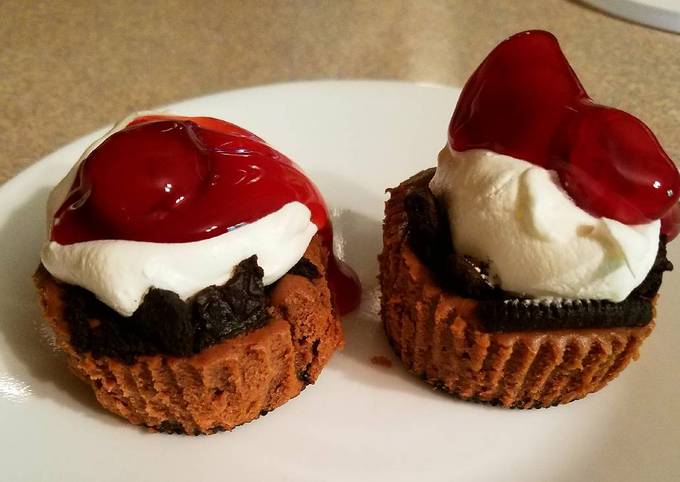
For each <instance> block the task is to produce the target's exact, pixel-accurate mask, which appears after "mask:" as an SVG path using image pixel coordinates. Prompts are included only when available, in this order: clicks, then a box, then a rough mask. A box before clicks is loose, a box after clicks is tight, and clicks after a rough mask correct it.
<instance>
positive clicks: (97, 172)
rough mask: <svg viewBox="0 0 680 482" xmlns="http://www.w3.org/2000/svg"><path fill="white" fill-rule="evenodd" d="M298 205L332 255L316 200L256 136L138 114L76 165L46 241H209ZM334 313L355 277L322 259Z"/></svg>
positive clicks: (351, 291) (345, 308)
mask: <svg viewBox="0 0 680 482" xmlns="http://www.w3.org/2000/svg"><path fill="white" fill-rule="evenodd" d="M292 201H299V202H301V203H303V204H305V205H306V206H307V207H308V208H309V209H310V211H311V213H312V222H313V223H314V224H316V226H317V227H318V230H319V233H320V234H321V236H322V239H323V241H324V244H325V245H326V247H327V248H329V249H330V250H331V251H332V245H333V231H332V227H331V223H330V220H329V218H328V212H327V209H326V205H325V203H324V200H323V198H322V197H321V194H320V193H319V191H318V189H317V188H316V186H314V184H313V183H312V182H311V181H310V180H309V179H308V178H307V177H306V176H305V175H304V174H303V173H302V171H301V170H300V169H299V168H298V167H297V166H296V165H295V164H294V163H293V162H292V161H291V160H290V159H288V158H287V157H285V156H284V155H283V154H281V153H279V152H277V151H276V150H274V149H272V148H271V147H270V146H269V145H267V144H266V143H265V142H264V141H263V140H262V139H260V138H259V137H257V136H256V135H254V134H252V133H251V132H248V131H246V130H245V129H242V128H240V127H238V126H236V125H234V124H230V123H228V122H224V121H221V120H218V119H213V118H208V117H193V118H189V117H169V116H144V117H139V118H137V119H135V120H134V121H132V122H131V123H130V124H128V125H127V126H126V127H125V128H124V129H122V130H120V131H118V132H116V133H114V134H112V135H111V136H109V137H108V138H107V139H106V140H105V141H104V142H102V143H101V145H99V147H97V148H96V149H95V150H94V151H92V153H90V155H89V156H88V157H87V158H86V159H85V160H84V161H83V163H82V164H81V165H80V167H79V169H78V172H77V176H76V180H75V181H74V184H73V186H72V188H71V191H70V193H69V195H68V197H67V199H66V201H65V202H64V204H63V205H62V206H61V207H60V209H59V210H58V211H57V213H56V215H55V222H54V225H53V227H52V232H51V239H52V240H54V241H56V242H58V243H60V244H72V243H77V242H83V241H91V240H97V239H125V240H131V241H149V242H156V243H184V242H190V241H199V240H202V239H207V238H211V237H214V236H218V235H220V234H223V233H225V232H227V231H230V230H233V229H237V228H238V227H239V226H241V225H243V224H247V223H251V222H253V221H256V220H258V219H260V218H262V217H263V216H266V215H268V214H271V213H273V212H275V211H277V210H278V209H280V208H281V207H283V206H284V205H285V204H287V203H289V202H292ZM328 274H329V284H330V285H331V289H332V290H333V291H334V296H335V298H336V301H337V303H338V308H339V311H340V312H341V313H342V314H344V313H348V312H350V311H352V310H353V309H354V308H356V307H357V306H358V304H359V301H360V297H361V287H360V285H359V281H358V278H357V276H356V275H355V274H354V273H353V271H352V270H351V269H350V268H349V267H348V266H346V265H345V264H344V263H342V262H341V261H339V260H337V259H335V256H332V257H331V259H330V262H329V273H328Z"/></svg>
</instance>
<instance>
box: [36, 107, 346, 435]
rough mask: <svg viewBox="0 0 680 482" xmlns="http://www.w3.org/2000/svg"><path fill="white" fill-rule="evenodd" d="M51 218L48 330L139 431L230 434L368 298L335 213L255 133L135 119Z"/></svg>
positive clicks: (96, 152) (60, 195)
mask: <svg viewBox="0 0 680 482" xmlns="http://www.w3.org/2000/svg"><path fill="white" fill-rule="evenodd" d="M47 219H48V226H47V241H46V242H45V244H44V246H43V249H42V252H41V264H40V266H39V267H38V270H37V272H36V274H35V276H34V280H35V283H36V286H37V288H38V292H39V295H40V301H41V303H42V307H43V310H44V317H45V320H46V321H47V322H48V323H49V325H50V326H51V327H52V328H53V329H54V332H55V334H56V340H57V343H58V346H59V347H60V348H61V349H62V350H63V351H64V352H65V354H66V360H67V363H68V366H69V368H70V369H71V370H72V371H73V372H74V373H75V374H76V375H77V376H79V377H80V378H81V379H82V380H84V381H85V382H86V383H87V384H88V385H90V387H91V388H92V390H93V391H94V394H95V396H96V397H97V400H98V401H99V403H100V404H101V405H102V406H103V407H104V408H106V409H107V410H109V411H111V412H113V413H115V414H117V415H120V416H122V417H124V418H125V419H127V420H128V421H129V422H131V423H133V424H136V425H141V426H145V427H149V428H151V429H153V430H156V431H161V432H173V433H186V434H207V433H214V432H216V431H222V430H231V429H232V428H234V427H236V426H237V425H240V424H243V423H245V422H248V421H251V420H253V419H255V418H257V417H259V416H260V415H262V414H266V413H267V412H269V411H271V410H273V409H274V408H276V407H278V406H280V405H281V404H283V403H285V402H286V401H288V400H290V399H291V398H293V397H295V396H296V395H298V394H299V393H300V391H301V390H303V389H304V388H305V387H306V386H307V385H308V384H310V383H314V381H315V380H316V379H317V377H318V376H319V374H320V373H321V371H322V369H323V367H324V366H325V365H326V363H327V362H328V360H329V359H330V358H331V355H332V354H333V352H334V351H335V350H336V349H339V348H341V347H342V344H343V335H342V328H341V325H340V319H339V316H338V315H339V314H340V312H341V311H342V310H345V311H349V310H351V309H352V308H353V307H354V305H355V304H356V293H357V292H358V285H356V283H355V279H354V278H352V277H351V276H348V274H347V273H350V271H349V270H348V269H345V267H341V266H340V262H339V261H337V260H336V259H335V258H334V256H333V251H332V229H331V225H330V221H329V219H328V215H327V211H326V207H325V204H324V201H323V199H322V197H321V195H320V193H319V191H318V190H317V188H316V187H315V186H314V184H313V183H312V182H311V181H310V180H309V179H308V178H307V177H306V176H305V175H304V173H303V172H302V171H301V170H300V169H299V168H298V167H297V166H296V165H295V164H294V163H293V162H291V161H290V160H289V159H287V158H286V157H285V156H284V155H283V154H281V153H279V152H277V151H276V150H274V149H273V148H272V147H270V146H269V145H267V144H266V143H265V142H264V141H262V140H261V139H260V138H258V137H257V136H255V135H254V134H252V133H250V132H248V131H246V130H245V129H242V128H240V127H237V126H235V125H233V124H230V123H228V122H224V121H221V120H218V119H213V118H205V117H194V118H189V117H180V116H168V115H141V116H131V117H129V118H127V119H125V120H123V121H122V122H120V123H119V124H117V125H116V126H115V127H114V129H113V130H112V131H111V132H109V133H108V134H107V135H106V136H104V137H103V138H102V139H100V140H98V141H97V142H95V143H94V144H93V145H92V146H91V147H90V148H88V149H87V151H86V152H85V153H84V154H83V156H82V157H81V158H80V160H79V161H78V162H77V163H76V165H75V166H74V167H73V169H72V170H71V172H70V173H69V174H68V175H67V176H66V177H65V178H64V179H63V180H62V181H61V182H60V183H59V184H58V185H57V186H56V187H55V188H54V190H53V192H52V194H51V195H50V198H49V202H48V217H47ZM339 286H341V287H344V290H345V292H343V293H337V289H336V287H339ZM348 289H349V291H350V293H349V295H350V296H349V297H348V293H347V292H346V291H347V290H348ZM352 293H354V295H355V296H353V297H352V296H351V295H352ZM338 294H340V295H342V296H336V295H338ZM336 300H341V301H343V300H344V304H343V305H342V306H338V303H337V302H336Z"/></svg>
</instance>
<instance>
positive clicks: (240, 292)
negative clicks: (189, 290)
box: [193, 256, 267, 352]
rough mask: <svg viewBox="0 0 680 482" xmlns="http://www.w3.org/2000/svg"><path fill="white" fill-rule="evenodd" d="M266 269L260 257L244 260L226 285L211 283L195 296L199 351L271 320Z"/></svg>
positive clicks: (197, 350)
mask: <svg viewBox="0 0 680 482" xmlns="http://www.w3.org/2000/svg"><path fill="white" fill-rule="evenodd" d="M263 276H264V271H263V270H262V268H260V266H258V264H257V257H256V256H251V257H250V258H248V259H246V260H244V261H242V262H241V263H240V264H239V265H238V266H237V267H236V268H235V270H234V275H233V276H232V278H231V279H230V280H229V281H227V283H226V284H225V285H223V286H209V287H208V288H205V289H204V290H202V291H200V292H199V293H197V294H196V296H194V303H193V305H194V306H193V308H194V319H195V320H197V321H198V322H199V323H198V330H197V334H196V346H195V351H196V352H199V351H201V350H202V349H203V348H205V347H208V346H210V345H214V344H215V343H217V342H218V341H220V340H223V339H225V338H230V337H233V336H236V335H238V334H239V333H243V332H244V331H246V330H249V329H253V328H259V327H260V326H262V325H263V324H264V322H265V321H266V319H267V314H266V311H265V308H266V302H267V300H266V297H265V293H264V284H263V283H262V278H263Z"/></svg>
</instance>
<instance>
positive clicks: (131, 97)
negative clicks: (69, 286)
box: [0, 0, 680, 182]
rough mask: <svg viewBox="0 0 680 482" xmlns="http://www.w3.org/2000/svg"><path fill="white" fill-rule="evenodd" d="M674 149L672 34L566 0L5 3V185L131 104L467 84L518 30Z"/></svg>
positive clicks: (1, 176) (675, 152)
mask: <svg viewBox="0 0 680 482" xmlns="http://www.w3.org/2000/svg"><path fill="white" fill-rule="evenodd" d="M530 28H543V29H547V30H550V31H552V32H554V33H555V34H556V35H557V36H558V37H559V39H560V42H561V44H562V47H563V49H564V50H565V52H566V54H567V57H569V59H570V60H571V62H572V65H573V66H574V68H575V70H576V71H577V72H578V74H579V75H580V77H581V80H582V81H583V83H584V85H585V86H586V87H587V89H588V91H589V92H590V94H591V95H592V96H593V97H594V98H595V99H597V100H598V101H600V102H603V103H608V104H611V105H614V106H617V107H619V108H622V109H624V110H628V111H630V112H632V113H634V114H636V115H638V116H639V117H640V118H642V119H643V120H644V121H645V122H647V123H648V124H649V126H650V127H651V128H652V129H653V130H654V131H655V132H656V134H657V136H658V137H659V139H660V140H661V142H662V144H663V145H664V146H665V148H666V150H667V151H668V153H669V154H670V155H671V157H673V158H674V159H675V160H676V161H678V160H680V128H679V126H680V36H678V35H674V34H671V33H667V32H662V31H658V30H654V29H651V28H647V27H643V26H639V25H635V24H632V23H628V22H626V21H623V20H618V19H616V18H612V17H609V16H607V15H604V14H602V13H600V12H597V11H595V10H591V9H589V8H587V7H585V6H583V5H581V4H579V3H577V2H571V1H567V0H495V1H492V0H420V1H418V0H412V1H406V0H382V1H377V0H357V1H350V0H327V1H321V0H319V1H313V0H289V1H283V0H279V1H263V0H257V1H254V0H251V1H186V0H163V1H160V0H159V1H148V0H147V1H144V2H139V1H135V0H111V1H106V2H104V1H101V2H99V1H84V0H83V1H66V0H55V1H51V2H37V1H22V0H2V1H0V109H1V110H2V115H0V146H2V147H1V148H0V182H3V181H5V180H6V179H8V178H9V177H11V176H12V175H14V174H15V173H16V172H18V170H20V169H21V168H23V167H25V166H27V165H28V164H31V163H32V162H36V161H37V160H39V159H40V158H41V157H42V156H44V155H46V154H48V153H49V152H51V151H53V150H55V149H56V148H58V147H60V146H61V145H63V144H66V143H68V142H70V141H72V140H74V139H76V138H78V137H80V136H82V135H84V134H87V133H89V132H91V131H93V130H95V129H97V128H100V127H103V126H104V125H107V124H111V123H112V122H114V121H115V120H117V119H119V118H121V117H122V116H123V115H125V114H126V113H128V112H130V111H134V110H142V109H147V108H151V107H153V106H156V105H160V104H166V103H169V102H173V101H177V100H180V99H184V98H189V97H194V96H198V95H202V94H207V93H211V92H217V91H221V90H228V89H234V88H239V87H244V86H250V85H256V84H266V83H273V82H284V81H290V80H297V79H327V78H341V79H354V78H371V79H404V80H411V81H424V82H435V83H441V84H448V85H458V86H460V85H462V83H463V82H464V81H465V79H466V78H467V76H468V75H469V74H470V73H471V71H472V70H473V69H474V68H475V67H476V65H477V64H478V63H479V61H480V60H482V58H483V57H484V56H485V55H486V53H487V52H488V51H489V50H490V49H491V48H492V47H493V46H494V45H495V44H496V43H497V42H498V41H500V40H501V39H503V38H504V37H506V36H508V35H510V34H512V33H515V32H517V31H520V30H525V29H530Z"/></svg>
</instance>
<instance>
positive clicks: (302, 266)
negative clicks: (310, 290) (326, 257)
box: [288, 257, 321, 280]
mask: <svg viewBox="0 0 680 482" xmlns="http://www.w3.org/2000/svg"><path fill="white" fill-rule="evenodd" d="M288 274H295V275H298V276H304V277H305V278H307V279H310V280H312V279H317V278H321V273H319V268H317V267H316V265H315V264H314V263H312V262H311V261H310V260H308V259H307V258H304V257H303V258H300V261H298V262H297V263H295V266H293V267H292V268H291V269H290V270H288Z"/></svg>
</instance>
